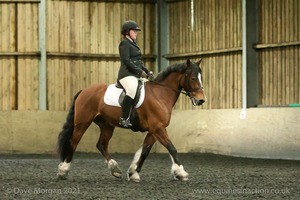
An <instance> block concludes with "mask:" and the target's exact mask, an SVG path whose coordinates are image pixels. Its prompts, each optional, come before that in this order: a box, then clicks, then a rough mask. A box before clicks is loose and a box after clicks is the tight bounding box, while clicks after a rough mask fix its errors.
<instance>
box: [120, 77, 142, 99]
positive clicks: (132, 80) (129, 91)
mask: <svg viewBox="0 0 300 200" xmlns="http://www.w3.org/2000/svg"><path fill="white" fill-rule="evenodd" d="M119 81H120V83H121V85H122V86H123V87H124V89H125V92H126V95H127V96H129V97H131V98H132V99H134V97H135V94H136V90H137V87H138V79H137V78H136V77H134V76H126V77H124V78H122V79H120V80H119Z"/></svg>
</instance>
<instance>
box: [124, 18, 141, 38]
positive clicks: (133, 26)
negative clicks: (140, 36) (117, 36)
mask: <svg viewBox="0 0 300 200" xmlns="http://www.w3.org/2000/svg"><path fill="white" fill-rule="evenodd" d="M130 30H136V31H141V29H140V28H139V26H138V24H137V23H136V22H135V21H132V20H128V21H125V22H124V24H123V25H122V29H121V34H122V35H126V33H127V32H129V31H130Z"/></svg>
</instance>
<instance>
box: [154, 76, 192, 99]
mask: <svg viewBox="0 0 300 200" xmlns="http://www.w3.org/2000/svg"><path fill="white" fill-rule="evenodd" d="M149 81H150V82H152V83H155V84H157V85H160V86H162V87H164V88H167V89H169V90H172V91H174V92H177V93H181V94H184V95H186V96H189V94H190V92H186V91H184V90H175V89H173V88H170V87H168V86H166V85H163V84H161V83H160V82H157V81H154V80H149Z"/></svg>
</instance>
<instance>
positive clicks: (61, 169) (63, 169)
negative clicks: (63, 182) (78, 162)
mask: <svg viewBox="0 0 300 200" xmlns="http://www.w3.org/2000/svg"><path fill="white" fill-rule="evenodd" d="M70 166H71V163H67V162H61V163H59V165H58V173H57V176H59V177H63V178H64V177H66V176H67V175H68V172H69V171H70Z"/></svg>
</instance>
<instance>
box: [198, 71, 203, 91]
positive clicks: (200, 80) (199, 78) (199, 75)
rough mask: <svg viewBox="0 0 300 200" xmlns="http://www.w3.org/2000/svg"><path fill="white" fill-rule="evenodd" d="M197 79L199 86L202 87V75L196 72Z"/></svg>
mask: <svg viewBox="0 0 300 200" xmlns="http://www.w3.org/2000/svg"><path fill="white" fill-rule="evenodd" d="M198 80H199V82H200V87H201V88H203V84H202V77H201V74H200V73H198Z"/></svg>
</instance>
